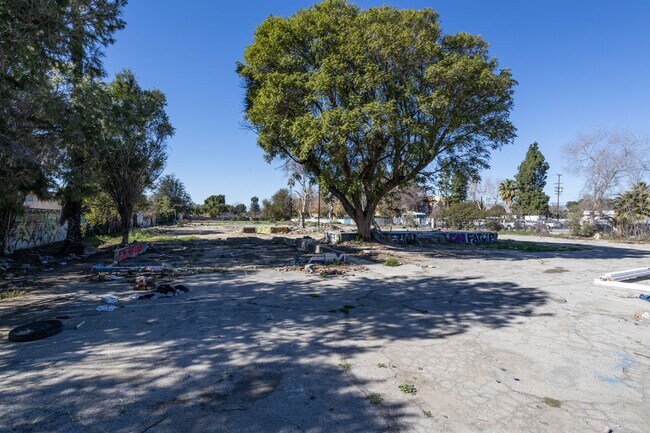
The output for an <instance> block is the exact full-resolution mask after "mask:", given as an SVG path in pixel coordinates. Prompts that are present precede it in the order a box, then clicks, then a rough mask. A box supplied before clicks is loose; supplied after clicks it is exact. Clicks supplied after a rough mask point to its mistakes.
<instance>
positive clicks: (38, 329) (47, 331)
mask: <svg viewBox="0 0 650 433" xmlns="http://www.w3.org/2000/svg"><path fill="white" fill-rule="evenodd" d="M62 330H63V322H61V321H60V320H43V321H40V322H33V323H28V324H27V325H22V326H19V327H17V328H14V329H12V330H11V331H9V341H32V340H40V339H41V338H45V337H50V336H52V335H54V334H58V333H59V332H61V331H62Z"/></svg>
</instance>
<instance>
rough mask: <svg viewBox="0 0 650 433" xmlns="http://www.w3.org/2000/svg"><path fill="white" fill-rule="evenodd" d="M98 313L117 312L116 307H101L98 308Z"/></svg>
mask: <svg viewBox="0 0 650 433" xmlns="http://www.w3.org/2000/svg"><path fill="white" fill-rule="evenodd" d="M96 310H97V311H105V312H110V311H115V310H117V306H116V305H100V306H99V307H97V308H96Z"/></svg>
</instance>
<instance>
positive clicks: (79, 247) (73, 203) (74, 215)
mask: <svg viewBox="0 0 650 433" xmlns="http://www.w3.org/2000/svg"><path fill="white" fill-rule="evenodd" d="M64 214H65V215H66V221H67V222H68V227H67V232H66V237H65V243H64V245H63V248H64V251H65V252H66V253H73V254H82V253H83V250H84V245H83V236H82V234H81V201H80V200H70V201H68V202H66V203H65V211H64Z"/></svg>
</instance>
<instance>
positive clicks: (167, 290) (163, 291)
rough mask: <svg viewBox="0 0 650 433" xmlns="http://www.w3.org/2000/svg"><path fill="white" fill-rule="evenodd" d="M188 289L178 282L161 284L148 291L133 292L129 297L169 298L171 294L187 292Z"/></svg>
mask: <svg viewBox="0 0 650 433" xmlns="http://www.w3.org/2000/svg"><path fill="white" fill-rule="evenodd" d="M189 291H190V289H188V288H187V287H185V286H183V285H182V284H178V285H176V286H172V285H170V284H161V285H159V286H158V287H156V288H154V289H153V290H152V291H150V292H149V293H134V294H132V295H131V296H129V299H158V298H169V297H172V296H180V295H182V294H183V293H186V292H189Z"/></svg>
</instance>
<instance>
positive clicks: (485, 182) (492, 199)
mask: <svg viewBox="0 0 650 433" xmlns="http://www.w3.org/2000/svg"><path fill="white" fill-rule="evenodd" d="M501 181H502V180H501V179H499V178H493V177H491V176H486V177H485V179H482V180H481V183H480V185H479V193H480V194H481V196H482V197H485V204H486V206H487V207H492V206H494V205H496V204H499V202H500V201H501V196H500V195H499V184H500V183H501Z"/></svg>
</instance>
